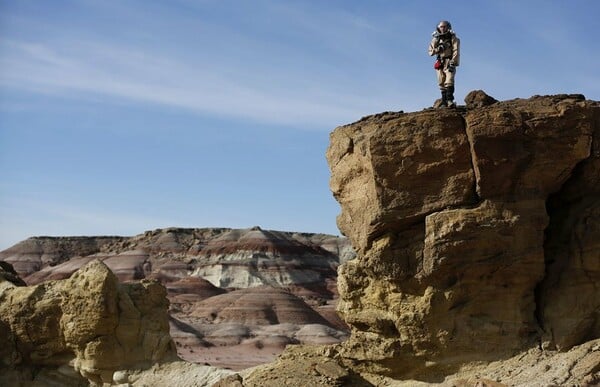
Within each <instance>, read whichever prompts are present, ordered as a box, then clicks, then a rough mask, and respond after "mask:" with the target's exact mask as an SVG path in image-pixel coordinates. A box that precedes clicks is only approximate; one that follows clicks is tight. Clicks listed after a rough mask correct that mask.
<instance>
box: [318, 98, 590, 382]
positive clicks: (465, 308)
mask: <svg viewBox="0 0 600 387" xmlns="http://www.w3.org/2000/svg"><path fill="white" fill-rule="evenodd" d="M480 93H481V92H480ZM480 96H481V95H480ZM475 99H476V98H475ZM475 99H473V100H475ZM479 100H480V101H485V100H486V99H485V98H479ZM492 102H493V101H491V102H488V103H492ZM481 105H486V103H482V104H481ZM599 142H600V104H599V103H598V102H593V101H586V100H585V99H584V98H583V96H580V95H558V96H546V97H533V98H531V99H528V100H522V99H517V100H512V101H506V102H499V103H493V104H491V105H489V106H480V107H474V106H469V105H467V109H456V110H453V109H438V110H425V111H423V112H417V113H409V114H403V113H383V114H379V115H375V116H370V117H366V118H363V119H362V120H360V121H358V122H356V123H354V124H351V125H346V126H342V127H339V128H337V129H336V130H335V131H334V132H333V133H332V134H331V143H330V146H329V149H328V151H327V160H328V162H329V165H330V169H331V181H330V185H331V189H332V191H333V194H334V196H335V197H336V199H337V200H338V201H339V203H340V205H341V209H342V212H341V214H340V215H339V217H338V226H339V228H340V230H342V232H343V233H344V234H345V235H347V236H348V237H349V238H350V240H351V241H352V244H353V246H354V247H355V249H356V250H357V251H358V258H357V259H355V260H351V261H348V262H347V263H345V264H344V265H342V266H341V267H340V269H339V277H338V288H339V292H340V298H341V299H340V303H339V306H338V310H339V312H340V313H341V315H342V317H343V318H344V319H345V321H346V322H347V323H348V324H349V325H351V327H352V336H351V338H350V340H349V341H347V342H346V343H344V344H343V345H342V346H341V353H342V356H344V357H346V358H348V359H353V361H355V362H356V367H357V369H362V370H365V371H369V372H376V373H379V374H383V375H389V376H393V377H398V378H402V377H408V376H414V375H418V374H419V373H421V374H424V373H425V374H427V373H428V374H430V375H434V374H437V375H438V376H439V375H444V374H448V373H449V372H451V371H452V370H455V369H456V367H458V366H459V365H460V364H463V363H465V362H468V361H474V360H486V359H488V360H491V359H501V358H508V357H510V356H512V355H513V354H515V353H517V352H518V351H520V350H523V349H526V348H531V347H535V346H540V345H541V346H543V348H546V349H552V348H558V349H561V350H567V349H569V348H571V347H572V346H574V345H577V344H581V343H583V342H585V341H587V340H591V339H594V338H598V337H600V316H599V307H600V286H598V283H600V282H599V280H600V242H598V241H600V221H599V219H600V218H599V217H598V215H599V214H600V207H599V206H600V195H599V190H600V188H598V187H600V185H599V184H598V183H599V182H600V146H599V145H598V143H599Z"/></svg>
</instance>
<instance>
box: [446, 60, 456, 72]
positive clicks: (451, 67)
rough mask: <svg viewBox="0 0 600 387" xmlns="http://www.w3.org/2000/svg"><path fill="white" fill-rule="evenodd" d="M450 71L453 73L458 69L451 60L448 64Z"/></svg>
mask: <svg viewBox="0 0 600 387" xmlns="http://www.w3.org/2000/svg"><path fill="white" fill-rule="evenodd" d="M448 71H450V72H451V73H453V72H455V71H456V66H455V65H454V63H453V62H450V63H449V64H448Z"/></svg>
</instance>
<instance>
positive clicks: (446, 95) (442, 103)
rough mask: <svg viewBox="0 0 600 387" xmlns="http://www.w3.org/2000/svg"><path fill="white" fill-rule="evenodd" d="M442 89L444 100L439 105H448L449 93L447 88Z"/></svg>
mask: <svg viewBox="0 0 600 387" xmlns="http://www.w3.org/2000/svg"><path fill="white" fill-rule="evenodd" d="M441 91H442V101H441V102H440V104H439V107H444V106H448V94H447V91H446V89H441Z"/></svg>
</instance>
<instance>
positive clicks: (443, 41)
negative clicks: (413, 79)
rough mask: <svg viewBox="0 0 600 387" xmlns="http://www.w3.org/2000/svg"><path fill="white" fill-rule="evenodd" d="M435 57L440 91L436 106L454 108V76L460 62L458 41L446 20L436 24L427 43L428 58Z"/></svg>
mask: <svg viewBox="0 0 600 387" xmlns="http://www.w3.org/2000/svg"><path fill="white" fill-rule="evenodd" d="M434 55H436V56H437V57H436V61H435V64H434V66H433V67H434V68H435V71H436V73H437V80H438V85H439V86H440V90H441V91H442V101H441V102H440V104H439V105H438V107H441V106H448V107H454V106H456V104H455V103H454V76H455V75H456V66H458V65H459V61H460V39H458V37H457V36H456V34H455V33H454V31H452V25H450V22H449V21H447V20H442V21H441V22H439V23H438V25H437V27H436V29H435V31H433V33H432V39H431V43H429V56H434Z"/></svg>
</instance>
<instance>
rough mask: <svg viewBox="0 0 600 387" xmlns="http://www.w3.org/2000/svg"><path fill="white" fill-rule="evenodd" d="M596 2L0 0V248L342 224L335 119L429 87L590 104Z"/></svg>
mask: <svg viewBox="0 0 600 387" xmlns="http://www.w3.org/2000/svg"><path fill="white" fill-rule="evenodd" d="M598 15H600V2H598V1H595V0H589V1H584V0H575V1H458V0H454V1H391V0H390V1H377V0H375V1H336V0H333V1H320V0H319V1H316V0H315V1H293V0H288V1H275V0H264V1H263V0H256V1H242V0H237V1H228V0H214V1H213V0H197V1H193V0H170V1H166V0H165V1H151V0H145V1H141V0H140V1H136V0H122V1H117V0H114V1H113V0H79V1H67V0H54V1H46V0H18V1H6V0H0V249H2V248H7V247H9V246H11V245H12V244H14V243H17V242H18V241H20V240H23V239H25V238H27V237H30V236H34V235H135V234H138V233H141V232H143V231H145V230H150V229H155V228H161V227H170V226H177V227H236V228H237V227H239V228H245V227H252V226H254V225H259V226H261V227H263V228H266V229H276V230H287V231H304V232H324V233H331V234H338V233H339V232H338V230H337V227H336V225H335V217H336V215H337V214H338V213H339V206H338V204H337V203H336V202H335V200H334V199H333V197H332V195H331V192H330V190H329V187H328V179H329V170H328V167H327V164H326V161H325V150H326V148H327V145H328V141H329V133H330V132H331V131H332V130H333V129H334V128H335V127H336V126H339V125H343V124H347V123H351V122H354V121H356V120H358V119H360V118H361V117H362V116H365V115H369V114H374V113H378V112H382V111H398V110H404V111H418V110H421V109H423V108H425V107H428V106H431V104H432V103H433V101H434V100H435V99H436V98H437V97H438V90H437V87H436V84H435V74H434V70H433V69H432V62H433V60H432V59H431V58H430V57H429V56H428V55H427V53H426V48H427V44H428V43H429V39H430V35H431V32H432V31H433V29H434V27H435V25H436V23H437V22H438V21H439V20H440V19H448V20H450V21H451V22H452V25H453V27H454V30H455V31H456V33H457V34H458V36H459V37H460V38H461V42H462V52H461V57H462V60H461V66H460V67H459V69H458V73H457V80H456V97H457V100H458V101H459V102H460V103H462V99H463V98H464V96H465V95H466V94H467V93H468V92H469V91H471V90H475V89H483V90H485V91H486V92H487V93H488V94H490V95H492V96H493V97H495V98H496V99H499V100H505V99H512V98H528V97H530V96H532V95H536V94H557V93H582V94H584V95H585V96H586V97H587V98H588V99H593V100H600V76H599V75H598V64H599V63H600V51H599V49H598V43H597V42H598V36H597V32H598V29H599V28H600V22H599V20H598Z"/></svg>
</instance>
